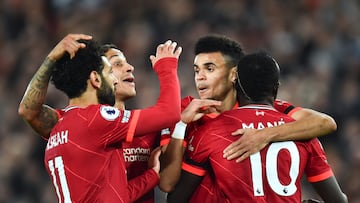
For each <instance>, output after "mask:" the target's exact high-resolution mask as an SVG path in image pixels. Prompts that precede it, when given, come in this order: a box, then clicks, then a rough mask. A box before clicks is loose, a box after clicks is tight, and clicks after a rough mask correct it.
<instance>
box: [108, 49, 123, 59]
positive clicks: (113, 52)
mask: <svg viewBox="0 0 360 203" xmlns="http://www.w3.org/2000/svg"><path fill="white" fill-rule="evenodd" d="M106 55H107V58H108V59H109V60H111V59H112V58H118V59H120V60H125V59H126V58H125V55H124V53H123V52H122V51H120V50H118V49H110V50H109V51H108V52H107V54H106Z"/></svg>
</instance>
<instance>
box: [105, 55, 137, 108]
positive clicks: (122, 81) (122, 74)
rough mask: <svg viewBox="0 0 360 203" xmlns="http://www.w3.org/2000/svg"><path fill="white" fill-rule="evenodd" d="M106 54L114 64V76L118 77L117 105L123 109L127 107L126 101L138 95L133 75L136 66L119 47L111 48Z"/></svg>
mask: <svg viewBox="0 0 360 203" xmlns="http://www.w3.org/2000/svg"><path fill="white" fill-rule="evenodd" d="M105 56H106V58H107V59H108V60H109V62H110V63H111V65H112V68H113V74H114V76H115V77H116V78H118V84H117V88H116V90H115V99H116V102H115V107H117V108H119V109H122V110H123V109H125V101H126V100H127V99H130V98H132V97H135V96H136V90H135V77H134V75H133V72H134V69H135V68H134V66H132V65H131V64H129V63H128V62H127V61H126V58H125V56H124V54H123V53H122V52H121V51H120V50H118V49H114V48H111V49H109V50H108V51H107V52H106V53H105Z"/></svg>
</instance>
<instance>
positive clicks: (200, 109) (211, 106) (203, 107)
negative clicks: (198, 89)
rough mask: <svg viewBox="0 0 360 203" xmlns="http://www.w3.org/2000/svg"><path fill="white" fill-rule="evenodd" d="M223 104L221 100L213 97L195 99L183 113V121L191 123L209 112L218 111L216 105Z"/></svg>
mask: <svg viewBox="0 0 360 203" xmlns="http://www.w3.org/2000/svg"><path fill="white" fill-rule="evenodd" d="M220 105H221V101H216V100H211V99H193V100H192V101H191V102H190V104H189V105H188V106H187V107H186V109H184V111H183V112H182V113H181V121H182V122H184V123H190V122H193V121H196V120H199V119H200V118H201V117H202V116H204V115H205V114H208V113H214V112H216V107H218V106H220Z"/></svg>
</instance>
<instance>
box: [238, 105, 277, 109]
mask: <svg viewBox="0 0 360 203" xmlns="http://www.w3.org/2000/svg"><path fill="white" fill-rule="evenodd" d="M238 109H266V110H275V109H274V107H273V106H270V105H253V104H250V105H246V106H241V107H238Z"/></svg>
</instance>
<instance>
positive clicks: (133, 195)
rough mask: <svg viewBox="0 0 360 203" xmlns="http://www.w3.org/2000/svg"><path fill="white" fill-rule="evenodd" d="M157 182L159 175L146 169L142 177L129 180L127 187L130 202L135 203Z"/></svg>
mask: <svg viewBox="0 0 360 203" xmlns="http://www.w3.org/2000/svg"><path fill="white" fill-rule="evenodd" d="M159 182H160V178H159V175H158V174H157V173H156V172H155V171H154V170H152V169H148V170H147V171H145V172H144V173H143V174H142V175H140V176H138V177H136V178H133V179H131V180H130V181H129V182H128V186H127V190H128V194H129V199H130V202H135V201H136V200H137V199H139V198H140V197H141V196H143V195H144V194H146V193H148V192H149V191H150V190H152V189H153V188H154V187H155V186H156V185H158V184H159Z"/></svg>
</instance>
